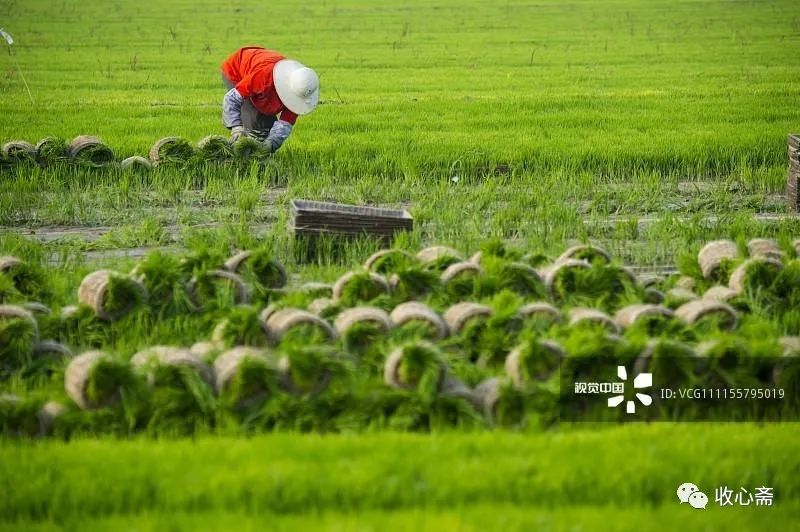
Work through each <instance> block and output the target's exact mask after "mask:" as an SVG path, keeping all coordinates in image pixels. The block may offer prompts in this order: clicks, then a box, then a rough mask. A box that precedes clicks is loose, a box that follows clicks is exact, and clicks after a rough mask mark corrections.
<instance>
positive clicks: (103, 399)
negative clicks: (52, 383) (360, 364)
mask: <svg viewBox="0 0 800 532" xmlns="http://www.w3.org/2000/svg"><path fill="white" fill-rule="evenodd" d="M135 387H136V379H135V377H134V374H133V371H132V370H131V367H130V365H128V364H127V363H125V362H122V361H120V360H118V359H115V358H113V357H112V356H110V355H108V354H107V353H104V352H102V351H88V352H86V353H82V354H81V355H78V356H77V357H75V358H73V359H72V360H71V361H70V363H69V365H68V366H67V369H66V372H65V373H64V389H65V390H66V392H67V395H68V396H69V397H70V399H72V401H74V402H75V404H76V405H78V407H80V408H81V409H83V410H89V409H95V408H105V407H110V406H113V405H114V404H115V403H117V402H118V401H119V400H120V399H121V397H122V394H123V392H124V391H130V390H133V389H135Z"/></svg>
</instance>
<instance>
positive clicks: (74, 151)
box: [67, 135, 114, 168]
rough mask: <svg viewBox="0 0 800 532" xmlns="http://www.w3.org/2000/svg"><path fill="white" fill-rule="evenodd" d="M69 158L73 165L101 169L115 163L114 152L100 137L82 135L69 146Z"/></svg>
mask: <svg viewBox="0 0 800 532" xmlns="http://www.w3.org/2000/svg"><path fill="white" fill-rule="evenodd" d="M67 157H68V158H69V161H70V162H71V163H72V164H76V165H80V166H88V167H91V168H101V167H103V166H108V165H110V164H112V163H113V162H114V152H113V151H112V150H111V148H109V147H108V146H106V144H105V143H104V142H103V141H102V140H100V139H99V138H98V137H94V136H91V135H80V136H78V137H75V138H74V139H72V140H71V141H70V143H69V144H68V145H67Z"/></svg>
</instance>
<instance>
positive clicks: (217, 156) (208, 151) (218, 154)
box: [197, 135, 233, 162]
mask: <svg viewBox="0 0 800 532" xmlns="http://www.w3.org/2000/svg"><path fill="white" fill-rule="evenodd" d="M232 155H233V147H232V146H231V144H230V142H228V139H227V138H225V137H223V136H222V135H208V136H206V137H203V138H202V139H200V140H199V141H198V142H197V156H198V157H199V158H200V159H201V160H202V161H203V162H221V161H225V160H227V159H230V158H231V156H232Z"/></svg>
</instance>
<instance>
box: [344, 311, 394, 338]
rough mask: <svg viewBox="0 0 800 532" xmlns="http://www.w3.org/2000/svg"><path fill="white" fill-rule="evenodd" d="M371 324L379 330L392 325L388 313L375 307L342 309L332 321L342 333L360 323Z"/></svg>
mask: <svg viewBox="0 0 800 532" xmlns="http://www.w3.org/2000/svg"><path fill="white" fill-rule="evenodd" d="M365 323H367V324H372V325H374V326H376V327H377V328H378V329H379V330H380V331H382V332H386V331H388V330H390V329H391V328H392V327H393V325H394V324H393V323H392V319H391V318H390V317H389V314H388V313H387V312H386V311H385V310H383V309H380V308H377V307H353V308H349V309H346V310H344V311H342V312H341V313H340V314H339V315H338V316H337V317H336V321H335V322H334V327H335V328H336V331H337V332H338V333H339V334H340V335H343V334H345V333H346V332H347V331H349V330H350V329H351V328H352V327H354V326H356V325H360V324H365Z"/></svg>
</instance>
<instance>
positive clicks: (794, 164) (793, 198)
mask: <svg viewBox="0 0 800 532" xmlns="http://www.w3.org/2000/svg"><path fill="white" fill-rule="evenodd" d="M798 180H800V135H789V179H788V181H787V184H786V195H787V197H788V198H789V209H790V210H791V211H792V212H800V204H798V201H799V200H800V197H798V190H797V187H798V183H797V182H798Z"/></svg>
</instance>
